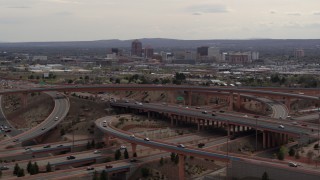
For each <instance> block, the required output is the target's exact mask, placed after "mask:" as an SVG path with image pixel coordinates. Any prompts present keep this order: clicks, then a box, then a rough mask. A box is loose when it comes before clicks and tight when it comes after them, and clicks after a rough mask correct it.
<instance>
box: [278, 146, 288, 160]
mask: <svg viewBox="0 0 320 180" xmlns="http://www.w3.org/2000/svg"><path fill="white" fill-rule="evenodd" d="M286 154H287V148H286V147H284V146H281V147H280V150H279V152H278V153H277V157H278V159H279V160H284V158H285V156H286Z"/></svg>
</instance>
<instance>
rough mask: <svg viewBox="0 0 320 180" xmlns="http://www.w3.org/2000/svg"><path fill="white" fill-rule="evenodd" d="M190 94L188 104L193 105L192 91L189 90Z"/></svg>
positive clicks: (188, 94)
mask: <svg viewBox="0 0 320 180" xmlns="http://www.w3.org/2000/svg"><path fill="white" fill-rule="evenodd" d="M187 96H188V106H191V105H192V91H187Z"/></svg>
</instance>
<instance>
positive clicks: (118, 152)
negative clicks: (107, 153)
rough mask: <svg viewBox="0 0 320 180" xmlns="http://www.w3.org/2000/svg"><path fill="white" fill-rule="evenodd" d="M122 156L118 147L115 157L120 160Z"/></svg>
mask: <svg viewBox="0 0 320 180" xmlns="http://www.w3.org/2000/svg"><path fill="white" fill-rule="evenodd" d="M120 158H121V151H120V150H119V149H117V150H116V152H115V154H114V159H115V160H119V159H120Z"/></svg>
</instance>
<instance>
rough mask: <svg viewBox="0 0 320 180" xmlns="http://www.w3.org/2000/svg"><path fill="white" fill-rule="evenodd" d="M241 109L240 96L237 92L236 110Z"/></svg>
mask: <svg viewBox="0 0 320 180" xmlns="http://www.w3.org/2000/svg"><path fill="white" fill-rule="evenodd" d="M240 109H241V96H240V93H238V94H237V110H238V111H240Z"/></svg>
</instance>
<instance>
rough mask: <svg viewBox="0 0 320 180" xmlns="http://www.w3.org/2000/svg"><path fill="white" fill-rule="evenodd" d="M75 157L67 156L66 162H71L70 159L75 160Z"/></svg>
mask: <svg viewBox="0 0 320 180" xmlns="http://www.w3.org/2000/svg"><path fill="white" fill-rule="evenodd" d="M75 158H76V157H74V156H68V157H67V160H71V159H75Z"/></svg>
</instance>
